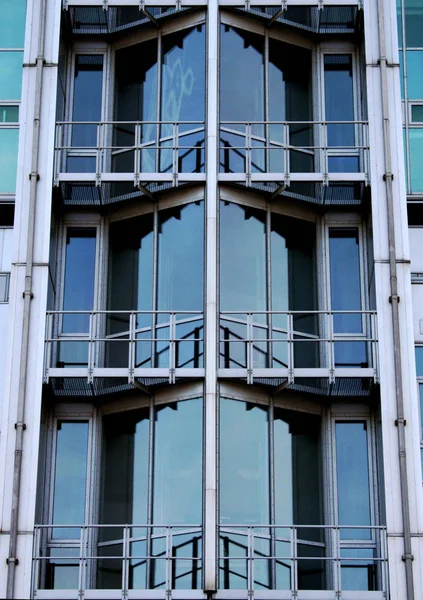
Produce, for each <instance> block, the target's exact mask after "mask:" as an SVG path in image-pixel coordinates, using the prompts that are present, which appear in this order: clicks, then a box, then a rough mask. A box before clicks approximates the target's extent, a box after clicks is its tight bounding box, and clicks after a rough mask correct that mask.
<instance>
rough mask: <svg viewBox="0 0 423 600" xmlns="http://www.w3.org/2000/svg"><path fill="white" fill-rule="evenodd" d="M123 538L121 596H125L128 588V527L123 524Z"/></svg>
mask: <svg viewBox="0 0 423 600" xmlns="http://www.w3.org/2000/svg"><path fill="white" fill-rule="evenodd" d="M122 533H123V540H122V598H126V595H127V592H128V588H129V555H130V549H129V537H130V534H129V527H128V525H125V526H124V527H123V532H122Z"/></svg>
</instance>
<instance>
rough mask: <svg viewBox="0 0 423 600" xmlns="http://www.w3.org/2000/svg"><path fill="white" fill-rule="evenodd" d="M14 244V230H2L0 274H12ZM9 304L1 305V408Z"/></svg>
mask: <svg viewBox="0 0 423 600" xmlns="http://www.w3.org/2000/svg"><path fill="white" fill-rule="evenodd" d="M12 243H13V229H12V228H11V227H7V228H6V227H4V228H0V273H10V270H11V268H12ZM8 312H9V305H8V304H0V406H1V405H2V396H3V384H4V361H5V358H6V350H7V344H6V335H7V317H8Z"/></svg>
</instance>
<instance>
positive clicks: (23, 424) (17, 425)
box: [15, 423, 26, 431]
mask: <svg viewBox="0 0 423 600" xmlns="http://www.w3.org/2000/svg"><path fill="white" fill-rule="evenodd" d="M19 426H21V427H22V430H23V431H25V429H26V424H25V423H20V424H19V423H15V429H17V428H18V427H19Z"/></svg>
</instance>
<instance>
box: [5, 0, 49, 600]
mask: <svg viewBox="0 0 423 600" xmlns="http://www.w3.org/2000/svg"><path fill="white" fill-rule="evenodd" d="M39 4H40V10H39V13H38V15H39V31H38V43H37V57H36V59H35V64H34V65H30V66H31V67H35V68H36V79H35V95H34V123H33V139H32V154H31V172H30V174H29V178H30V190H29V206H28V232H27V249H26V268H25V290H24V292H23V301H24V305H23V317H22V345H21V357H20V366H19V388H18V401H17V419H16V424H15V429H16V436H15V452H14V465H13V487H12V509H11V515H10V538H9V556H8V558H7V582H6V598H14V593H15V572H16V565H17V564H18V558H17V556H16V550H17V539H18V522H19V499H20V498H19V496H20V487H21V473H22V448H23V433H24V430H25V428H26V425H25V423H24V417H25V395H26V383H27V364H28V343H29V325H30V315H31V300H32V298H33V296H34V294H33V292H32V271H33V262H34V233H35V206H36V200H37V183H38V180H39V178H40V176H39V174H38V155H39V139H40V116H41V93H42V83H43V68H44V36H45V21H46V0H40V2H39ZM32 14H33V15H35V14H37V12H36V10H35V9H34V10H33V12H32Z"/></svg>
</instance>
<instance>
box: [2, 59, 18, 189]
mask: <svg viewBox="0 0 423 600" xmlns="http://www.w3.org/2000/svg"><path fill="white" fill-rule="evenodd" d="M0 56H1V53H0ZM0 112H1V109H0ZM18 141H19V129H1V128H0V193H3V194H4V193H9V194H14V193H15V190H16V169H17V164H18Z"/></svg>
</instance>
